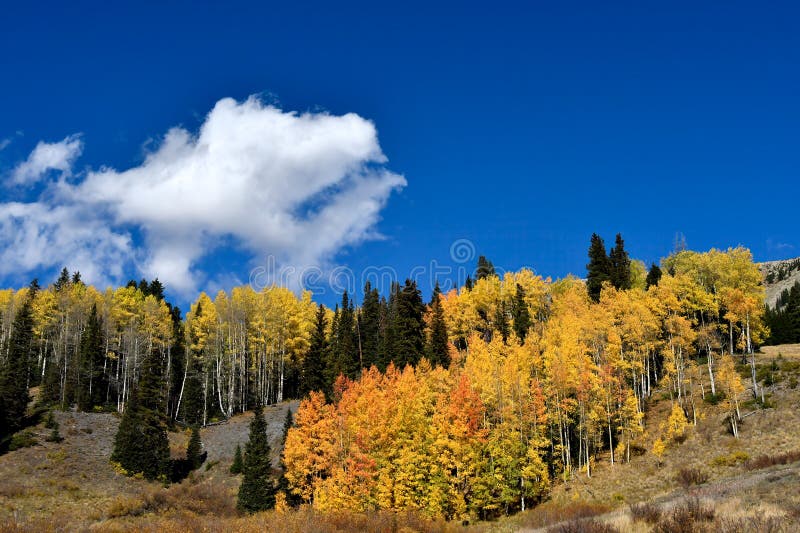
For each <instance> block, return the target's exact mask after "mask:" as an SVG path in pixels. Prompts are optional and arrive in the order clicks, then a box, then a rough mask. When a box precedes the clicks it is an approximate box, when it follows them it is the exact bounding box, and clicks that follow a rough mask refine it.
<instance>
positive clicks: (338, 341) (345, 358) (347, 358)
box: [328, 291, 361, 383]
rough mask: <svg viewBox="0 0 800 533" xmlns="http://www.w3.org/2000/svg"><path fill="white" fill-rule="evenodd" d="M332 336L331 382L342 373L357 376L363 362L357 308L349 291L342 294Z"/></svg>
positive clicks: (351, 376) (335, 314)
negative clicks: (356, 319)
mask: <svg viewBox="0 0 800 533" xmlns="http://www.w3.org/2000/svg"><path fill="white" fill-rule="evenodd" d="M332 336H333V339H332V342H331V358H330V368H329V369H328V373H329V382H330V383H333V382H334V381H335V380H336V378H337V377H338V376H339V375H340V374H343V375H345V376H346V377H349V378H351V379H352V378H355V377H356V376H357V375H358V372H359V370H360V369H361V362H360V358H359V353H358V339H357V337H356V329H355V309H354V307H353V301H352V300H351V299H350V297H349V296H348V294H347V291H344V294H342V305H341V308H339V309H338V313H334V328H333V329H332Z"/></svg>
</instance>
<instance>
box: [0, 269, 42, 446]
mask: <svg viewBox="0 0 800 533" xmlns="http://www.w3.org/2000/svg"><path fill="white" fill-rule="evenodd" d="M34 281H35V280H34ZM37 289H38V283H37V284H36V285H35V286H34V284H31V290H30V291H29V292H28V297H27V298H26V299H25V301H24V302H23V304H22V307H20V309H19V311H17V314H16V316H15V317H14V322H13V324H12V326H11V338H10V340H9V344H8V355H7V357H6V358H5V362H4V363H0V364H2V367H0V438H2V437H5V436H7V435H11V434H12V433H14V432H16V431H17V430H18V429H20V428H21V427H22V425H23V419H24V418H25V410H26V409H27V407H28V402H29V401H30V396H29V395H28V368H29V360H30V358H31V357H32V351H33V349H34V346H33V316H32V311H31V304H32V301H33V298H34V297H35V295H36V290H37Z"/></svg>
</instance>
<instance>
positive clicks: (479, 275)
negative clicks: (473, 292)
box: [475, 255, 495, 280]
mask: <svg viewBox="0 0 800 533" xmlns="http://www.w3.org/2000/svg"><path fill="white" fill-rule="evenodd" d="M494 275H495V271H494V265H493V264H492V262H491V261H489V260H488V259H486V257H485V256H483V255H482V256H480V257H478V268H477V269H475V279H476V280H481V279H484V278H488V277H489V276H494Z"/></svg>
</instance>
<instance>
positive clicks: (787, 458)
mask: <svg viewBox="0 0 800 533" xmlns="http://www.w3.org/2000/svg"><path fill="white" fill-rule="evenodd" d="M795 461H800V451H793V452H786V453H781V454H778V455H759V456H758V457H756V458H755V459H751V460H750V461H747V462H746V463H745V464H744V467H745V468H746V469H747V470H760V469H762V468H768V467H770V466H774V465H787V464H789V463H794V462H795Z"/></svg>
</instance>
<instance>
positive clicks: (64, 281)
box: [53, 267, 69, 291]
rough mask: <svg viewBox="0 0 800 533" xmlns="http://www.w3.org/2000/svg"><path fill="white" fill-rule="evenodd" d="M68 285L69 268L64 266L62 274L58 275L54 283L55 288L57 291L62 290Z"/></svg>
mask: <svg viewBox="0 0 800 533" xmlns="http://www.w3.org/2000/svg"><path fill="white" fill-rule="evenodd" d="M67 285H69V270H67V267H64V268H62V269H61V274H60V275H59V276H58V279H57V280H56V282H55V283H53V288H54V289H55V290H56V291H60V290H61V289H63V288H64V287H66V286H67Z"/></svg>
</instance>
